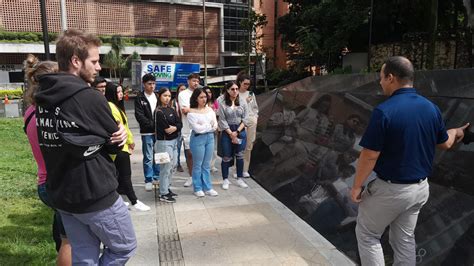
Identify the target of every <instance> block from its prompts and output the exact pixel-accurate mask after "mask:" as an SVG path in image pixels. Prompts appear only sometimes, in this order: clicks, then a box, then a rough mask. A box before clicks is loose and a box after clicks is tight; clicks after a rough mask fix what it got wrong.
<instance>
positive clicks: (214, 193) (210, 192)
mask: <svg viewBox="0 0 474 266" xmlns="http://www.w3.org/2000/svg"><path fill="white" fill-rule="evenodd" d="M204 193H205V194H206V195H208V196H211V197H216V196H219V193H217V191H215V190H214V189H211V190H208V191H206V192H204Z"/></svg>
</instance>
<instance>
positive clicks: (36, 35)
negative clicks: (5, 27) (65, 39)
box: [0, 31, 58, 43]
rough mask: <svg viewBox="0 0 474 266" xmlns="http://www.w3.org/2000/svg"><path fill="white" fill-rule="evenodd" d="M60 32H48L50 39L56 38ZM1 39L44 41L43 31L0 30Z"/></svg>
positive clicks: (24, 41) (23, 41) (22, 41)
mask: <svg viewBox="0 0 474 266" xmlns="http://www.w3.org/2000/svg"><path fill="white" fill-rule="evenodd" d="M57 37H58V34H57V33H55V32H50V33H48V38H49V40H50V41H54V40H56V38H57ZM0 40H1V41H10V42H13V41H16V42H21V43H26V42H42V41H43V33H41V32H14V31H0Z"/></svg>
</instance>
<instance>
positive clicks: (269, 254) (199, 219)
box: [127, 108, 354, 266]
mask: <svg viewBox="0 0 474 266" xmlns="http://www.w3.org/2000/svg"><path fill="white" fill-rule="evenodd" d="M128 109H129V110H131V109H133V108H128ZM127 113H128V117H129V120H130V122H129V123H130V127H131V129H132V132H133V133H134V134H135V142H136V144H137V145H136V150H135V152H134V154H133V156H132V158H131V162H132V175H133V177H132V180H133V184H134V188H135V192H136V193H137V196H138V198H139V200H141V201H142V202H144V203H146V204H147V205H149V206H150V207H151V208H152V209H151V211H149V212H138V211H136V210H134V209H133V207H132V208H131V211H130V213H131V215H132V219H133V223H134V226H135V231H136V234H137V238H138V249H137V253H136V255H135V256H134V257H133V258H132V259H131V260H130V262H129V264H128V265H272V266H273V265H338V266H341V265H354V263H353V262H352V261H350V260H349V259H348V258H347V257H346V256H344V255H343V254H342V253H341V252H339V251H338V250H337V249H336V248H335V247H334V246H333V245H332V244H331V243H329V242H328V241H327V240H326V239H324V238H323V237H322V236H321V235H319V234H318V233H317V232H316V231H314V230H313V229H312V228H311V227H310V226H309V225H307V224H306V223H305V222H304V221H303V220H301V219H300V218H299V217H298V216H296V215H295V214H293V213H292V212H291V211H290V210H289V209H288V208H286V207H285V206H284V205H283V204H282V203H280V202H279V201H277V200H276V199H275V198H273V197H272V196H271V195H270V194H269V193H268V192H266V191H265V190H264V189H263V188H262V187H260V186H259V185H258V184H257V183H256V182H254V181H253V180H252V179H246V181H247V183H248V185H249V188H247V189H242V188H239V187H237V186H235V185H231V186H230V188H229V190H227V191H224V190H222V188H221V187H220V183H221V178H220V177H221V174H220V172H219V173H215V174H214V178H213V184H214V189H215V190H216V191H217V192H219V196H218V197H205V198H197V197H195V196H194V195H193V191H192V188H185V187H183V184H184V181H185V180H186V178H187V175H186V174H185V173H176V174H175V176H174V177H173V182H172V184H173V186H172V190H173V191H174V192H175V193H177V194H179V197H178V198H177V202H176V203H174V204H170V203H162V202H160V201H158V200H155V194H154V193H153V192H146V191H145V190H144V183H143V182H144V180H143V169H142V163H141V162H142V155H141V140H140V135H139V132H138V124H137V122H136V121H135V118H134V114H133V110H132V111H127ZM182 161H183V162H184V160H182ZM216 164H217V163H216ZM182 165H183V167H184V165H185V164H184V163H183V164H182ZM216 166H217V165H216ZM185 171H186V169H185ZM233 180H235V179H232V178H231V181H233Z"/></svg>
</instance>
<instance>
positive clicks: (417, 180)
mask: <svg viewBox="0 0 474 266" xmlns="http://www.w3.org/2000/svg"><path fill="white" fill-rule="evenodd" d="M377 177H378V178H380V179H382V180H383V181H385V182H388V183H392V184H416V183H421V182H423V181H424V180H425V179H426V177H423V178H420V179H412V180H392V179H387V178H383V177H381V176H379V175H377Z"/></svg>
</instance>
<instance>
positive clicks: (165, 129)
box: [154, 88, 182, 202]
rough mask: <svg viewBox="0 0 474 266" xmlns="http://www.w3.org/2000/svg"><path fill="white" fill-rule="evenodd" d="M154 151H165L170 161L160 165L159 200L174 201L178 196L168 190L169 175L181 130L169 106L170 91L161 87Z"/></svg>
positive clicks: (173, 111) (180, 125)
mask: <svg viewBox="0 0 474 266" xmlns="http://www.w3.org/2000/svg"><path fill="white" fill-rule="evenodd" d="M154 117H155V132H156V144H155V145H156V146H155V151H156V152H167V153H168V155H169V156H170V158H171V162H169V163H164V164H161V166H160V170H161V171H160V201H164V202H176V199H175V197H176V196H178V195H176V194H175V193H173V192H172V191H171V190H170V188H169V187H170V184H171V176H172V173H173V169H174V166H175V165H176V162H177V157H178V146H177V143H178V137H179V133H180V132H181V127H182V124H181V119H180V118H179V117H178V114H177V113H176V111H175V110H174V109H173V108H172V107H171V91H170V90H169V89H168V88H161V89H160V90H159V91H158V104H157V106H156V109H155V115H154Z"/></svg>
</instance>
